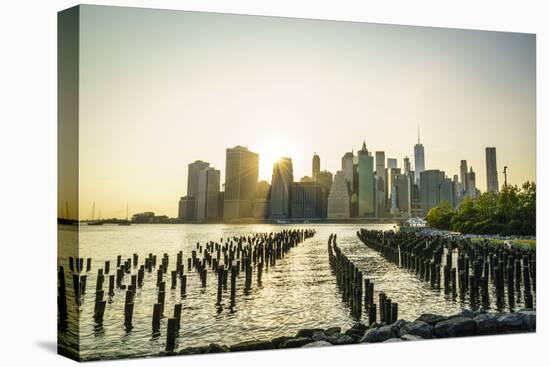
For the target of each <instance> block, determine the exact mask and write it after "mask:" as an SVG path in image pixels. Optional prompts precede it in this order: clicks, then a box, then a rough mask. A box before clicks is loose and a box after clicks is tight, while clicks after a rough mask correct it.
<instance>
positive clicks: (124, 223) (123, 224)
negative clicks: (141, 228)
mask: <svg viewBox="0 0 550 367" xmlns="http://www.w3.org/2000/svg"><path fill="white" fill-rule="evenodd" d="M130 224H132V223H131V222H130V221H129V220H128V203H126V220H124V221H122V222H118V225H119V226H129V225H130Z"/></svg>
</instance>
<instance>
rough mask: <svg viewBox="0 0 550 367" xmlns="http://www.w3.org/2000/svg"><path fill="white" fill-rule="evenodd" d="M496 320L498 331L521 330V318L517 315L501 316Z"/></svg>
mask: <svg viewBox="0 0 550 367" xmlns="http://www.w3.org/2000/svg"><path fill="white" fill-rule="evenodd" d="M497 320H498V329H499V330H500V331H519V330H522V329H523V318H522V317H521V316H520V315H519V314H517V313H510V314H506V315H501V316H499V317H498V318H497Z"/></svg>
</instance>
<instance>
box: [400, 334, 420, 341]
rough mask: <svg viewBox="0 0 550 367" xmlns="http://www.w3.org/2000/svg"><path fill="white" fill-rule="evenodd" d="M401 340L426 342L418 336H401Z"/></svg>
mask: <svg viewBox="0 0 550 367" xmlns="http://www.w3.org/2000/svg"><path fill="white" fill-rule="evenodd" d="M401 340H404V341H415V340H424V339H423V338H421V337H419V336H418V335H412V334H405V335H403V336H401Z"/></svg>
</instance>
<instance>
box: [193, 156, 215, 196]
mask: <svg viewBox="0 0 550 367" xmlns="http://www.w3.org/2000/svg"><path fill="white" fill-rule="evenodd" d="M208 166H210V163H208V162H203V161H195V162H193V163H189V164H188V165H187V196H190V197H197V185H198V184H199V172H200V171H202V170H203V169H205V168H206V167H208Z"/></svg>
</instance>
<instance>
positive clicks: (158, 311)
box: [153, 303, 162, 332]
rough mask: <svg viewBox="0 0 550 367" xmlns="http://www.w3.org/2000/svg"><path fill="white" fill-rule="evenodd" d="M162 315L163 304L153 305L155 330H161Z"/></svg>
mask: <svg viewBox="0 0 550 367" xmlns="http://www.w3.org/2000/svg"><path fill="white" fill-rule="evenodd" d="M161 316H162V305H161V304H160V303H155V304H154V305H153V332H156V331H159V330H160V318H161Z"/></svg>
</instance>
